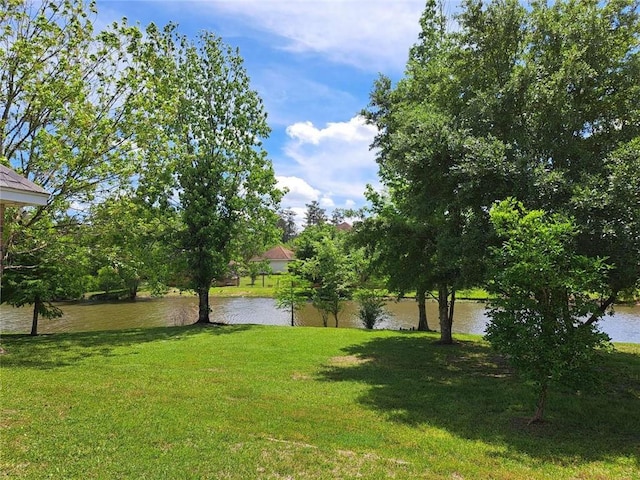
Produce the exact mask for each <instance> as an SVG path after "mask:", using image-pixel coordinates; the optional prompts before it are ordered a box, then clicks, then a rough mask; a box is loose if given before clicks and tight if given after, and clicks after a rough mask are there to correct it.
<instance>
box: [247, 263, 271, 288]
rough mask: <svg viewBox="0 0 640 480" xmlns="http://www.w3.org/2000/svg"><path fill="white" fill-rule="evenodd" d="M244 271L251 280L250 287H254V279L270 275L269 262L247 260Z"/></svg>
mask: <svg viewBox="0 0 640 480" xmlns="http://www.w3.org/2000/svg"><path fill="white" fill-rule="evenodd" d="M244 271H245V273H246V274H247V275H248V276H249V278H250V279H251V285H255V283H256V278H258V276H259V275H269V274H270V273H271V264H270V263H269V260H259V261H251V260H249V261H248V262H247V263H246V264H245V266H244Z"/></svg>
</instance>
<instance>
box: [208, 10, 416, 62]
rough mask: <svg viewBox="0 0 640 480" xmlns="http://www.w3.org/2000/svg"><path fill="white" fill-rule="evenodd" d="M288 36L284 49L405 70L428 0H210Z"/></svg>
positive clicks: (235, 15)
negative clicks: (425, 0) (425, 3)
mask: <svg viewBox="0 0 640 480" xmlns="http://www.w3.org/2000/svg"><path fill="white" fill-rule="evenodd" d="M207 4H208V5H209V6H210V7H211V9H212V10H214V11H215V12H217V13H218V14H222V15H227V16H233V18H234V20H236V21H238V20H240V21H243V22H245V24H247V25H249V26H250V27H251V28H254V29H256V30H258V31H262V32H265V33H267V34H270V35H275V36H277V37H279V38H280V39H281V40H282V44H281V45H280V48H281V49H283V50H287V51H291V52H294V53H300V54H318V55H322V56H324V57H326V58H328V59H329V60H331V61H333V62H337V63H342V64H347V65H352V66H356V67H358V68H361V69H363V70H367V71H376V72H377V71H388V70H390V69H391V70H394V71H402V69H403V68H404V65H405V63H406V60H407V52H408V48H409V47H410V46H411V45H412V44H413V43H414V42H415V41H416V39H417V37H418V31H419V19H420V14H421V13H422V10H423V9H424V0H393V1H389V0H306V1H305V0H299V1H277V0H271V1H268V0H235V1H212V2H207Z"/></svg>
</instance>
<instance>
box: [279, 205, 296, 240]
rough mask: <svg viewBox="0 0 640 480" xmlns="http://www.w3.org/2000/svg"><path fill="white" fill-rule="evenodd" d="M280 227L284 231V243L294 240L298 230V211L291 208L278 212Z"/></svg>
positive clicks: (282, 237) (282, 238)
mask: <svg viewBox="0 0 640 480" xmlns="http://www.w3.org/2000/svg"><path fill="white" fill-rule="evenodd" d="M278 228H279V229H280V230H281V231H282V236H281V241H282V243H287V242H289V241H290V240H293V239H294V238H295V236H296V233H297V230H298V228H297V226H296V213H295V212H294V211H293V210H291V209H285V210H280V211H279V212H278Z"/></svg>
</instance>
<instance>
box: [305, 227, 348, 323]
mask: <svg viewBox="0 0 640 480" xmlns="http://www.w3.org/2000/svg"><path fill="white" fill-rule="evenodd" d="M301 273H302V276H303V277H304V278H305V279H307V280H308V281H309V282H310V283H311V285H312V286H313V287H312V288H313V292H312V295H311V298H312V302H313V304H314V306H315V307H316V308H317V309H318V310H319V311H320V312H321V313H322V315H323V322H324V324H325V326H326V324H327V323H326V318H327V314H329V313H330V314H331V315H333V318H334V320H335V323H336V328H337V327H338V316H339V314H340V312H341V311H342V309H343V307H344V302H345V301H346V300H347V299H348V298H349V297H350V296H351V292H352V290H353V288H354V284H355V280H356V279H355V275H354V270H353V268H352V265H351V262H350V258H349V256H348V255H347V254H346V253H345V251H344V245H343V244H342V242H341V241H340V240H339V239H338V238H334V239H331V238H329V237H324V238H323V239H322V240H321V241H320V242H318V243H317V244H316V253H315V255H314V256H313V257H311V258H309V259H307V260H305V261H304V263H303V265H302V267H301Z"/></svg>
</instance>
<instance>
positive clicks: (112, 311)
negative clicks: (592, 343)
mask: <svg viewBox="0 0 640 480" xmlns="http://www.w3.org/2000/svg"><path fill="white" fill-rule="evenodd" d="M210 301H211V308H212V309H213V311H212V314H211V320H212V321H214V322H220V323H229V324H245V323H246V324H260V325H289V324H290V322H291V320H290V318H291V317H290V313H289V312H286V311H282V310H279V309H277V308H276V307H275V303H274V301H273V299H271V298H218V297H212V298H211V300H210ZM60 307H61V308H62V311H63V312H64V316H63V317H62V318H57V319H52V320H47V319H43V318H42V319H40V322H39V325H38V332H39V333H55V332H80V331H93V330H117V329H124V328H141V327H161V326H175V325H188V324H190V323H193V322H194V321H195V319H196V318H197V316H198V310H197V309H198V301H197V297H195V296H193V295H182V296H176V297H164V298H155V299H147V298H140V299H138V300H136V301H133V302H113V303H93V302H82V303H67V304H61V305H60ZM356 308H357V307H356V305H355V304H354V303H353V302H347V305H346V307H345V309H344V311H343V312H342V313H341V314H340V316H339V320H340V325H339V326H340V327H350V328H362V325H361V324H360V322H359V320H358V318H357V317H356ZM387 310H388V313H389V315H388V318H387V319H386V320H384V321H383V322H381V323H380V324H379V325H378V326H377V327H376V328H387V329H394V330H398V329H401V328H403V329H410V328H412V327H416V326H417V324H418V320H417V319H418V308H417V304H416V302H415V301H414V300H410V299H406V300H401V301H399V302H389V303H388V304H387ZM31 312H32V310H31V308H30V307H23V308H13V307H10V306H8V305H0V322H1V327H0V331H1V332H2V333H29V331H30V330H31ZM427 318H428V322H429V327H430V328H432V329H437V328H438V312H437V304H436V303H435V302H428V303H427ZM486 323H487V317H486V315H485V307H484V304H483V303H478V302H471V301H458V302H456V311H455V318H454V322H453V331H454V332H455V333H478V334H481V333H483V332H484V328H485V325H486ZM296 324H297V325H301V326H322V318H321V317H320V315H319V314H318V312H317V311H316V309H314V308H313V307H312V306H311V305H306V306H305V307H304V308H303V309H302V310H301V311H300V312H298V313H297V314H296ZM600 325H601V328H602V330H604V331H605V332H606V333H608V334H609V336H610V337H611V338H612V339H613V341H616V342H632V343H640V306H617V307H616V308H615V314H614V315H613V316H606V317H604V318H603V319H602V321H601V322H600ZM329 326H335V323H334V321H333V319H332V318H329Z"/></svg>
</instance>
